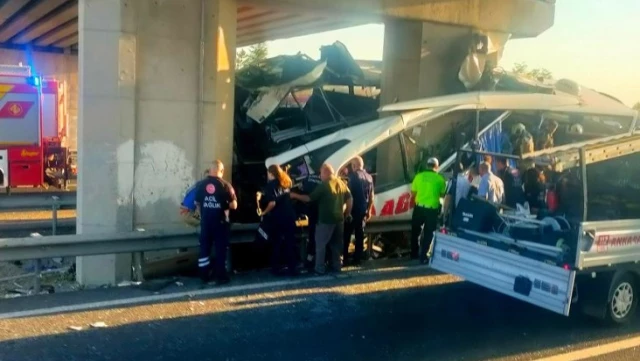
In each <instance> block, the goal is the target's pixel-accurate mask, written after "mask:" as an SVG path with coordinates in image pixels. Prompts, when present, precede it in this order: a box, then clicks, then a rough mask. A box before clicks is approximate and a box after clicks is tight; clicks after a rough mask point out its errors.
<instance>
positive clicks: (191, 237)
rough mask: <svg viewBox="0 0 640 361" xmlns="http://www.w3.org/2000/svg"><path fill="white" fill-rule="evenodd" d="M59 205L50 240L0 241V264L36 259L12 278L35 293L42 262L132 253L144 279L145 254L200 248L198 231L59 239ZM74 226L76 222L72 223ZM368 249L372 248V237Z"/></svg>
mask: <svg viewBox="0 0 640 361" xmlns="http://www.w3.org/2000/svg"><path fill="white" fill-rule="evenodd" d="M56 212H57V205H56V204H55V203H54V205H53V219H52V226H53V227H52V233H53V234H54V235H53V236H48V237H42V236H38V237H25V238H4V239H0V261H5V262H6V261H23V260H35V271H34V272H33V273H29V274H25V275H19V276H13V277H10V278H6V279H0V281H7V280H10V279H17V278H26V277H34V286H33V288H34V291H35V292H36V293H39V292H40V289H41V284H40V282H41V279H40V275H41V271H42V270H41V260H42V259H47V258H55V257H73V256H94V255H104V254H114V253H116V254H117V253H132V254H133V256H134V257H133V269H134V273H135V278H136V279H137V280H139V281H141V280H142V279H143V273H142V265H143V262H144V261H143V259H144V257H143V252H149V251H159V250H167V249H184V248H192V247H197V246H198V237H197V232H195V231H194V230H187V229H184V228H182V229H180V230H177V231H167V230H164V231H144V230H142V231H134V232H127V233H119V234H74V235H61V236H56V235H55V234H56V231H57V228H58V227H59V226H60V225H59V223H58V221H57V219H56ZM73 222H74V223H75V219H74V220H73ZM257 229H258V225H257V224H234V225H232V226H231V232H232V234H231V244H238V243H250V242H253V241H254V240H255V235H256V231H257ZM410 229H411V225H410V222H407V221H404V222H372V223H370V224H369V225H368V226H367V228H366V230H365V231H366V232H367V233H383V232H398V231H407V230H410ZM368 242H369V244H368V249H369V250H371V249H372V246H373V244H372V240H371V237H369V240H368Z"/></svg>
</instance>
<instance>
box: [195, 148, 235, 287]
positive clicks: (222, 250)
mask: <svg viewBox="0 0 640 361" xmlns="http://www.w3.org/2000/svg"><path fill="white" fill-rule="evenodd" d="M223 174H224V164H222V161H220V160H215V161H214V162H213V164H212V166H211V168H210V169H209V176H208V177H207V178H206V179H204V180H202V181H201V182H199V183H198V186H197V187H196V206H197V209H198V213H200V256H199V258H198V268H199V272H200V279H201V280H202V282H203V283H207V282H209V279H210V276H211V261H210V256H211V246H212V244H213V245H214V246H215V253H216V254H215V256H216V257H215V260H214V269H213V271H214V274H215V278H216V283H217V284H224V283H228V282H229V276H228V275H227V270H226V267H225V262H226V259H227V247H229V237H230V221H229V210H233V209H236V208H238V201H237V198H236V192H235V190H234V189H233V186H231V184H230V183H229V182H227V181H225V180H224V179H222V175H223Z"/></svg>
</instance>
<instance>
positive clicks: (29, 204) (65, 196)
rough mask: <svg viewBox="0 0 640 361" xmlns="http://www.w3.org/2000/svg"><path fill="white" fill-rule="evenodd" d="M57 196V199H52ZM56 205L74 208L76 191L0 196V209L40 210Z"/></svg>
mask: <svg viewBox="0 0 640 361" xmlns="http://www.w3.org/2000/svg"><path fill="white" fill-rule="evenodd" d="M54 197H57V200H54ZM56 201H57V205H58V207H64V208H75V207H76V192H41V193H14V194H11V195H2V196H0V211H5V212H6V211H17V210H42V209H51V207H53V205H54V204H56Z"/></svg>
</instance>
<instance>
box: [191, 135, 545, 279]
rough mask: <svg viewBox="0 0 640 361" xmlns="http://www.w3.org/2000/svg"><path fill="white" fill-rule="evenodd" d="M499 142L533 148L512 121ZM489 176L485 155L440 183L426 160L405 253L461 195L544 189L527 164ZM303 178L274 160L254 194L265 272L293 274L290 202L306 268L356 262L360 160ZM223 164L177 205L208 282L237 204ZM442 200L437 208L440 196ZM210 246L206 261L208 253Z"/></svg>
mask: <svg viewBox="0 0 640 361" xmlns="http://www.w3.org/2000/svg"><path fill="white" fill-rule="evenodd" d="M555 128H557V124H553V123H549V125H547V126H546V127H545V128H543V129H547V130H548V132H547V135H548V136H546V137H542V140H541V141H540V144H542V145H541V146H544V147H548V146H552V145H553V136H552V135H553V132H554V131H555ZM511 135H512V136H511V137H510V138H509V139H507V140H506V144H504V146H505V147H506V148H507V149H510V150H511V151H512V152H513V153H514V154H518V153H528V152H531V151H533V147H534V145H533V144H534V140H533V137H532V136H531V135H530V133H529V132H527V130H526V128H525V127H524V126H523V125H522V124H518V125H516V126H515V127H514V128H513V130H512V132H511ZM495 162H496V163H495V169H496V171H497V174H494V173H493V169H494V167H493V165H492V159H491V157H489V156H485V157H484V160H483V162H481V163H480V164H479V165H478V166H471V167H469V168H468V169H464V168H463V166H462V165H461V164H459V165H458V167H459V169H458V172H456V173H457V176H456V177H455V179H453V178H452V179H451V180H449V181H448V182H447V181H446V180H445V178H444V177H443V176H442V175H441V174H440V173H439V172H438V170H439V161H438V159H437V158H429V159H427V161H426V163H425V166H424V167H423V169H422V171H421V172H419V173H418V174H416V176H415V177H414V179H413V181H412V184H411V192H412V195H413V197H414V199H415V208H414V210H413V215H412V220H411V258H412V259H418V260H419V261H420V262H422V263H424V262H426V260H427V255H428V251H429V247H430V244H431V240H432V237H433V234H434V232H435V231H436V229H437V227H438V224H439V223H440V222H441V221H442V217H443V215H446V214H448V212H449V210H450V208H451V204H452V202H454V204H457V203H458V202H459V201H460V200H461V199H462V198H466V197H467V196H469V194H477V196H478V197H480V198H482V199H485V200H487V201H490V202H493V203H504V204H505V205H507V206H510V207H515V205H516V204H519V203H524V202H529V204H530V205H531V207H536V206H538V205H539V204H540V200H541V199H540V197H541V194H542V190H543V189H544V186H543V180H542V179H541V175H540V173H539V172H537V170H536V169H535V167H529V168H527V169H525V170H524V172H523V175H524V177H521V176H520V174H521V172H520V170H519V169H517V168H512V167H510V166H509V164H508V161H507V160H506V159H500V158H498V159H496V160H495ZM318 171H319V172H317V173H318V174H312V175H309V176H308V177H307V178H306V179H305V180H304V182H302V186H301V187H300V189H299V190H297V191H294V190H293V189H294V184H293V181H292V180H291V178H290V177H289V175H288V174H287V172H286V170H285V169H283V168H281V167H280V166H279V165H275V164H274V165H271V166H269V167H268V169H267V178H268V181H267V184H266V185H265V187H264V189H263V191H262V192H259V193H258V194H257V203H258V204H257V205H258V213H259V215H260V216H261V225H260V227H259V234H260V237H261V238H262V239H264V240H268V241H269V242H270V244H271V249H272V254H271V270H272V272H273V273H274V274H277V275H289V276H295V275H297V274H298V273H299V270H298V264H299V262H298V257H297V252H296V222H297V220H298V216H297V214H298V212H297V211H296V205H295V204H294V203H295V202H294V201H298V202H302V203H304V204H307V207H306V209H305V212H304V213H305V214H307V216H308V220H309V223H308V242H307V259H306V260H305V261H306V266H307V268H309V270H310V271H311V272H314V273H315V274H320V275H321V274H325V273H326V272H340V270H341V268H342V267H343V266H345V265H359V264H360V263H361V261H362V257H363V250H364V233H365V226H366V223H367V221H368V220H369V219H370V218H371V215H372V210H373V204H374V197H375V195H374V182H373V178H372V176H371V175H370V174H369V173H368V172H367V171H366V170H365V167H364V161H363V159H362V158H361V157H355V158H354V159H352V160H351V161H350V163H349V165H348V167H347V168H346V171H345V173H343V170H341V172H340V174H341V175H342V174H344V175H345V176H344V177H340V176H338V174H337V173H336V171H335V170H334V169H333V167H332V166H331V165H329V164H323V165H322V166H321V167H320V169H319V170H318ZM223 174H224V165H223V164H222V162H221V161H218V160H217V161H214V162H213V164H212V166H211V168H210V169H209V170H208V171H206V172H205V175H204V179H202V180H201V181H199V182H197V184H196V185H194V186H193V187H192V188H191V189H189V190H188V191H187V194H186V195H185V198H184V200H183V203H182V211H181V212H182V216H183V219H184V221H185V222H186V223H187V224H190V225H192V226H199V227H200V256H199V259H198V266H199V271H200V277H201V279H202V281H203V282H205V283H208V282H209V281H210V280H211V279H212V278H215V280H216V282H217V283H227V282H229V277H228V274H227V272H226V267H225V262H226V254H227V248H228V246H229V237H230V221H229V211H230V210H234V209H236V208H237V206H238V202H237V199H236V195H235V191H234V189H233V187H232V186H231V184H230V183H228V182H226V181H225V180H223V179H222V177H223ZM443 197H444V199H445V202H444V206H445V208H444V210H443V208H442V206H441V204H442V203H441V199H442V198H443ZM352 235H354V236H355V237H354V239H355V252H354V254H353V258H352V259H349V247H350V243H351V237H352ZM212 248H214V249H215V255H216V257H215V259H214V261H213V262H214V265H213V267H212V266H211V259H210V256H211V251H212Z"/></svg>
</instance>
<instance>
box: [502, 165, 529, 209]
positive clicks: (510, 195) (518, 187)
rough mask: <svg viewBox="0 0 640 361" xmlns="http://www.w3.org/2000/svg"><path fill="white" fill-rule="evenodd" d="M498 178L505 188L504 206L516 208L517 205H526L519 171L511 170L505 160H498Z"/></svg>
mask: <svg viewBox="0 0 640 361" xmlns="http://www.w3.org/2000/svg"><path fill="white" fill-rule="evenodd" d="M496 169H497V170H498V171H497V175H498V177H499V178H500V179H501V180H502V184H503V186H504V204H505V205H507V206H509V207H511V208H516V205H517V204H524V191H523V189H522V178H521V177H520V171H518V169H514V168H511V167H510V166H509V164H507V160H506V159H505V158H498V159H496Z"/></svg>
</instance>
